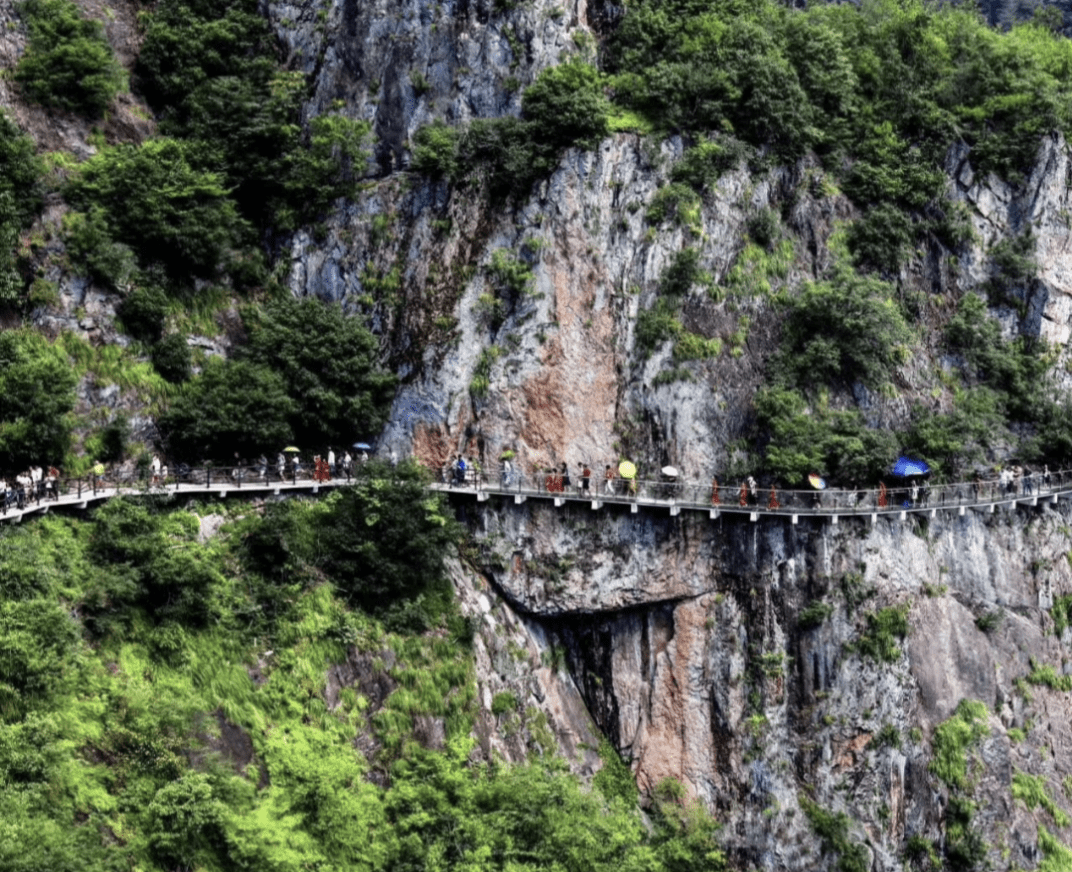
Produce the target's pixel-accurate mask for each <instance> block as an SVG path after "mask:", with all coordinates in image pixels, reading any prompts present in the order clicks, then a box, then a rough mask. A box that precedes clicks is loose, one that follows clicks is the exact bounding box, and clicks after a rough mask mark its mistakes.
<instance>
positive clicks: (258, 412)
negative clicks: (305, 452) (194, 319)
mask: <svg viewBox="0 0 1072 872" xmlns="http://www.w3.org/2000/svg"><path fill="white" fill-rule="evenodd" d="M298 408H299V407H298V404H297V403H296V402H294V400H292V399H291V398H290V396H289V394H288V391H287V386H286V382H285V381H284V379H283V378H282V377H281V376H280V375H279V374H278V373H277V372H274V371H273V370H271V369H269V368H268V367H266V366H263V365H260V364H257V363H252V362H250V361H228V362H224V361H220V360H212V361H209V362H208V363H207V364H206V365H205V369H204V371H203V372H202V374H201V376H200V377H199V378H196V379H194V380H193V381H191V382H188V383H187V384H186V385H185V387H184V389H183V391H182V392H181V393H179V394H178V396H176V397H175V398H174V399H173V400H172V401H171V405H170V406H169V407H168V408H167V409H165V410H164V411H163V412H161V413H160V414H159V415H158V416H157V427H158V428H159V430H160V433H161V435H162V437H163V439H164V441H165V443H166V444H167V446H168V449H169V450H170V451H171V452H172V454H173V455H174V456H175V457H176V458H178V459H184V460H187V461H190V462H191V463H197V462H200V461H201V460H205V459H212V458H217V459H219V458H228V459H230V458H231V457H233V455H234V452H236V451H237V452H238V453H239V454H240V455H241V456H242V457H244V458H249V457H256V456H257V455H258V454H260V453H261V452H262V451H278V450H279V449H280V448H282V447H283V446H284V445H287V444H288V443H289V442H291V441H292V440H293V431H292V429H291V425H290V421H291V419H292V418H293V417H294V415H295V414H297V411H298Z"/></svg>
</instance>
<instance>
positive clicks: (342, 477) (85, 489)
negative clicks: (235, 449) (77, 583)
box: [0, 464, 353, 516]
mask: <svg viewBox="0 0 1072 872" xmlns="http://www.w3.org/2000/svg"><path fill="white" fill-rule="evenodd" d="M352 481H353V471H352V468H351V469H343V468H342V466H341V465H340V466H338V467H337V468H336V469H335V470H334V471H328V470H323V469H322V470H320V472H319V474H318V472H317V470H315V469H314V468H313V467H312V466H311V465H310V466H305V465H298V466H294V465H293V464H288V465H287V466H286V467H284V468H283V470H282V471H281V470H280V469H279V467H278V466H275V465H271V466H267V467H265V466H260V465H254V466H227V467H222V466H200V467H189V466H185V465H180V466H179V467H177V468H175V469H174V470H170V469H169V471H168V474H167V475H166V476H165V475H162V474H158V475H153V473H152V472H151V471H146V470H136V471H133V472H118V471H105V473H104V474H103V475H96V474H94V473H89V474H87V475H82V476H78V477H74V478H64V477H63V476H60V477H59V478H56V479H49V478H46V479H44V480H42V481H40V482H37V483H36V484H32V485H30V486H19V485H17V484H16V482H15V480H14V479H9V480H7V484H8V487H7V488H0V516H3V515H6V514H7V513H8V512H9V511H13V510H14V511H25V510H27V509H32V510H36V509H39V508H41V507H47V506H50V505H76V504H78V503H81V502H84V501H87V500H94V499H100V498H102V497H113V496H127V495H130V496H133V495H140V494H153V493H155V494H161V495H163V494H174V493H190V494H193V493H219V492H230V491H240V490H243V489H245V490H249V491H265V490H269V491H270V490H275V489H277V488H282V487H288V488H295V487H297V488H300V489H305V488H310V487H317V488H319V487H339V486H344V485H347V484H349V483H351V482H352Z"/></svg>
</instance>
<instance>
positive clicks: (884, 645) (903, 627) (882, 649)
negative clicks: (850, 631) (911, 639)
mask: <svg viewBox="0 0 1072 872" xmlns="http://www.w3.org/2000/svg"><path fill="white" fill-rule="evenodd" d="M864 618H865V620H866V621H867V627H866V628H865V629H864V631H863V632H862V633H861V634H860V637H859V638H858V639H857V640H856V641H855V642H854V643H853V644H852V649H853V650H855V651H856V652H858V653H859V654H861V655H864V656H866V657H870V658H871V659H872V660H876V661H878V662H879V663H896V662H897V660H898V659H899V658H900V656H901V649H900V648H899V647H898V645H897V639H903V638H904V637H905V636H907V635H908V620H907V619H908V606H907V605H903V606H890V607H889V608H885V609H879V610H878V611H877V612H868V613H867V614H866V615H865V616H864Z"/></svg>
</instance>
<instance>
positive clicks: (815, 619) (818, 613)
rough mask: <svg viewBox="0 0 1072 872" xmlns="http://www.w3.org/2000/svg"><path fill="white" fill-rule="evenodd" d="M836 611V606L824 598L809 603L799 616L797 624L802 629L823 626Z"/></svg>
mask: <svg viewBox="0 0 1072 872" xmlns="http://www.w3.org/2000/svg"><path fill="white" fill-rule="evenodd" d="M833 613H834V607H833V606H832V605H830V604H829V603H824V602H823V601H822V600H813V601H812V602H810V603H808V605H807V606H805V607H804V608H803V609H801V610H800V614H799V615H798V616H797V624H798V625H799V626H800V629H802V630H811V629H814V628H815V627H818V626H821V625H822V624H823V623H824V622H825V621H826V619H827V618H829V617H830V616H831V615H832V614H833Z"/></svg>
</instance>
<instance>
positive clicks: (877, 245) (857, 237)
mask: <svg viewBox="0 0 1072 872" xmlns="http://www.w3.org/2000/svg"><path fill="white" fill-rule="evenodd" d="M912 239H913V233H912V225H911V221H910V220H909V218H908V216H907V215H905V213H904V212H902V211H901V210H900V209H898V208H897V207H896V206H891V205H888V204H882V205H879V206H875V207H874V208H873V209H870V210H869V211H868V212H867V214H866V215H865V216H864V217H863V218H861V219H859V220H858V221H856V222H855V223H853V224H852V225H851V226H850V227H849V234H848V240H847V241H848V245H849V251H851V252H852V254H853V257H854V258H855V259H856V262H857V263H858V264H860V265H861V266H863V267H867V268H870V269H875V270H878V271H879V272H881V273H886V274H896V273H897V271H898V270H899V269H900V267H901V264H902V263H903V262H904V259H905V257H906V256H907V254H908V250H909V247H910V246H911V245H912Z"/></svg>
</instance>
